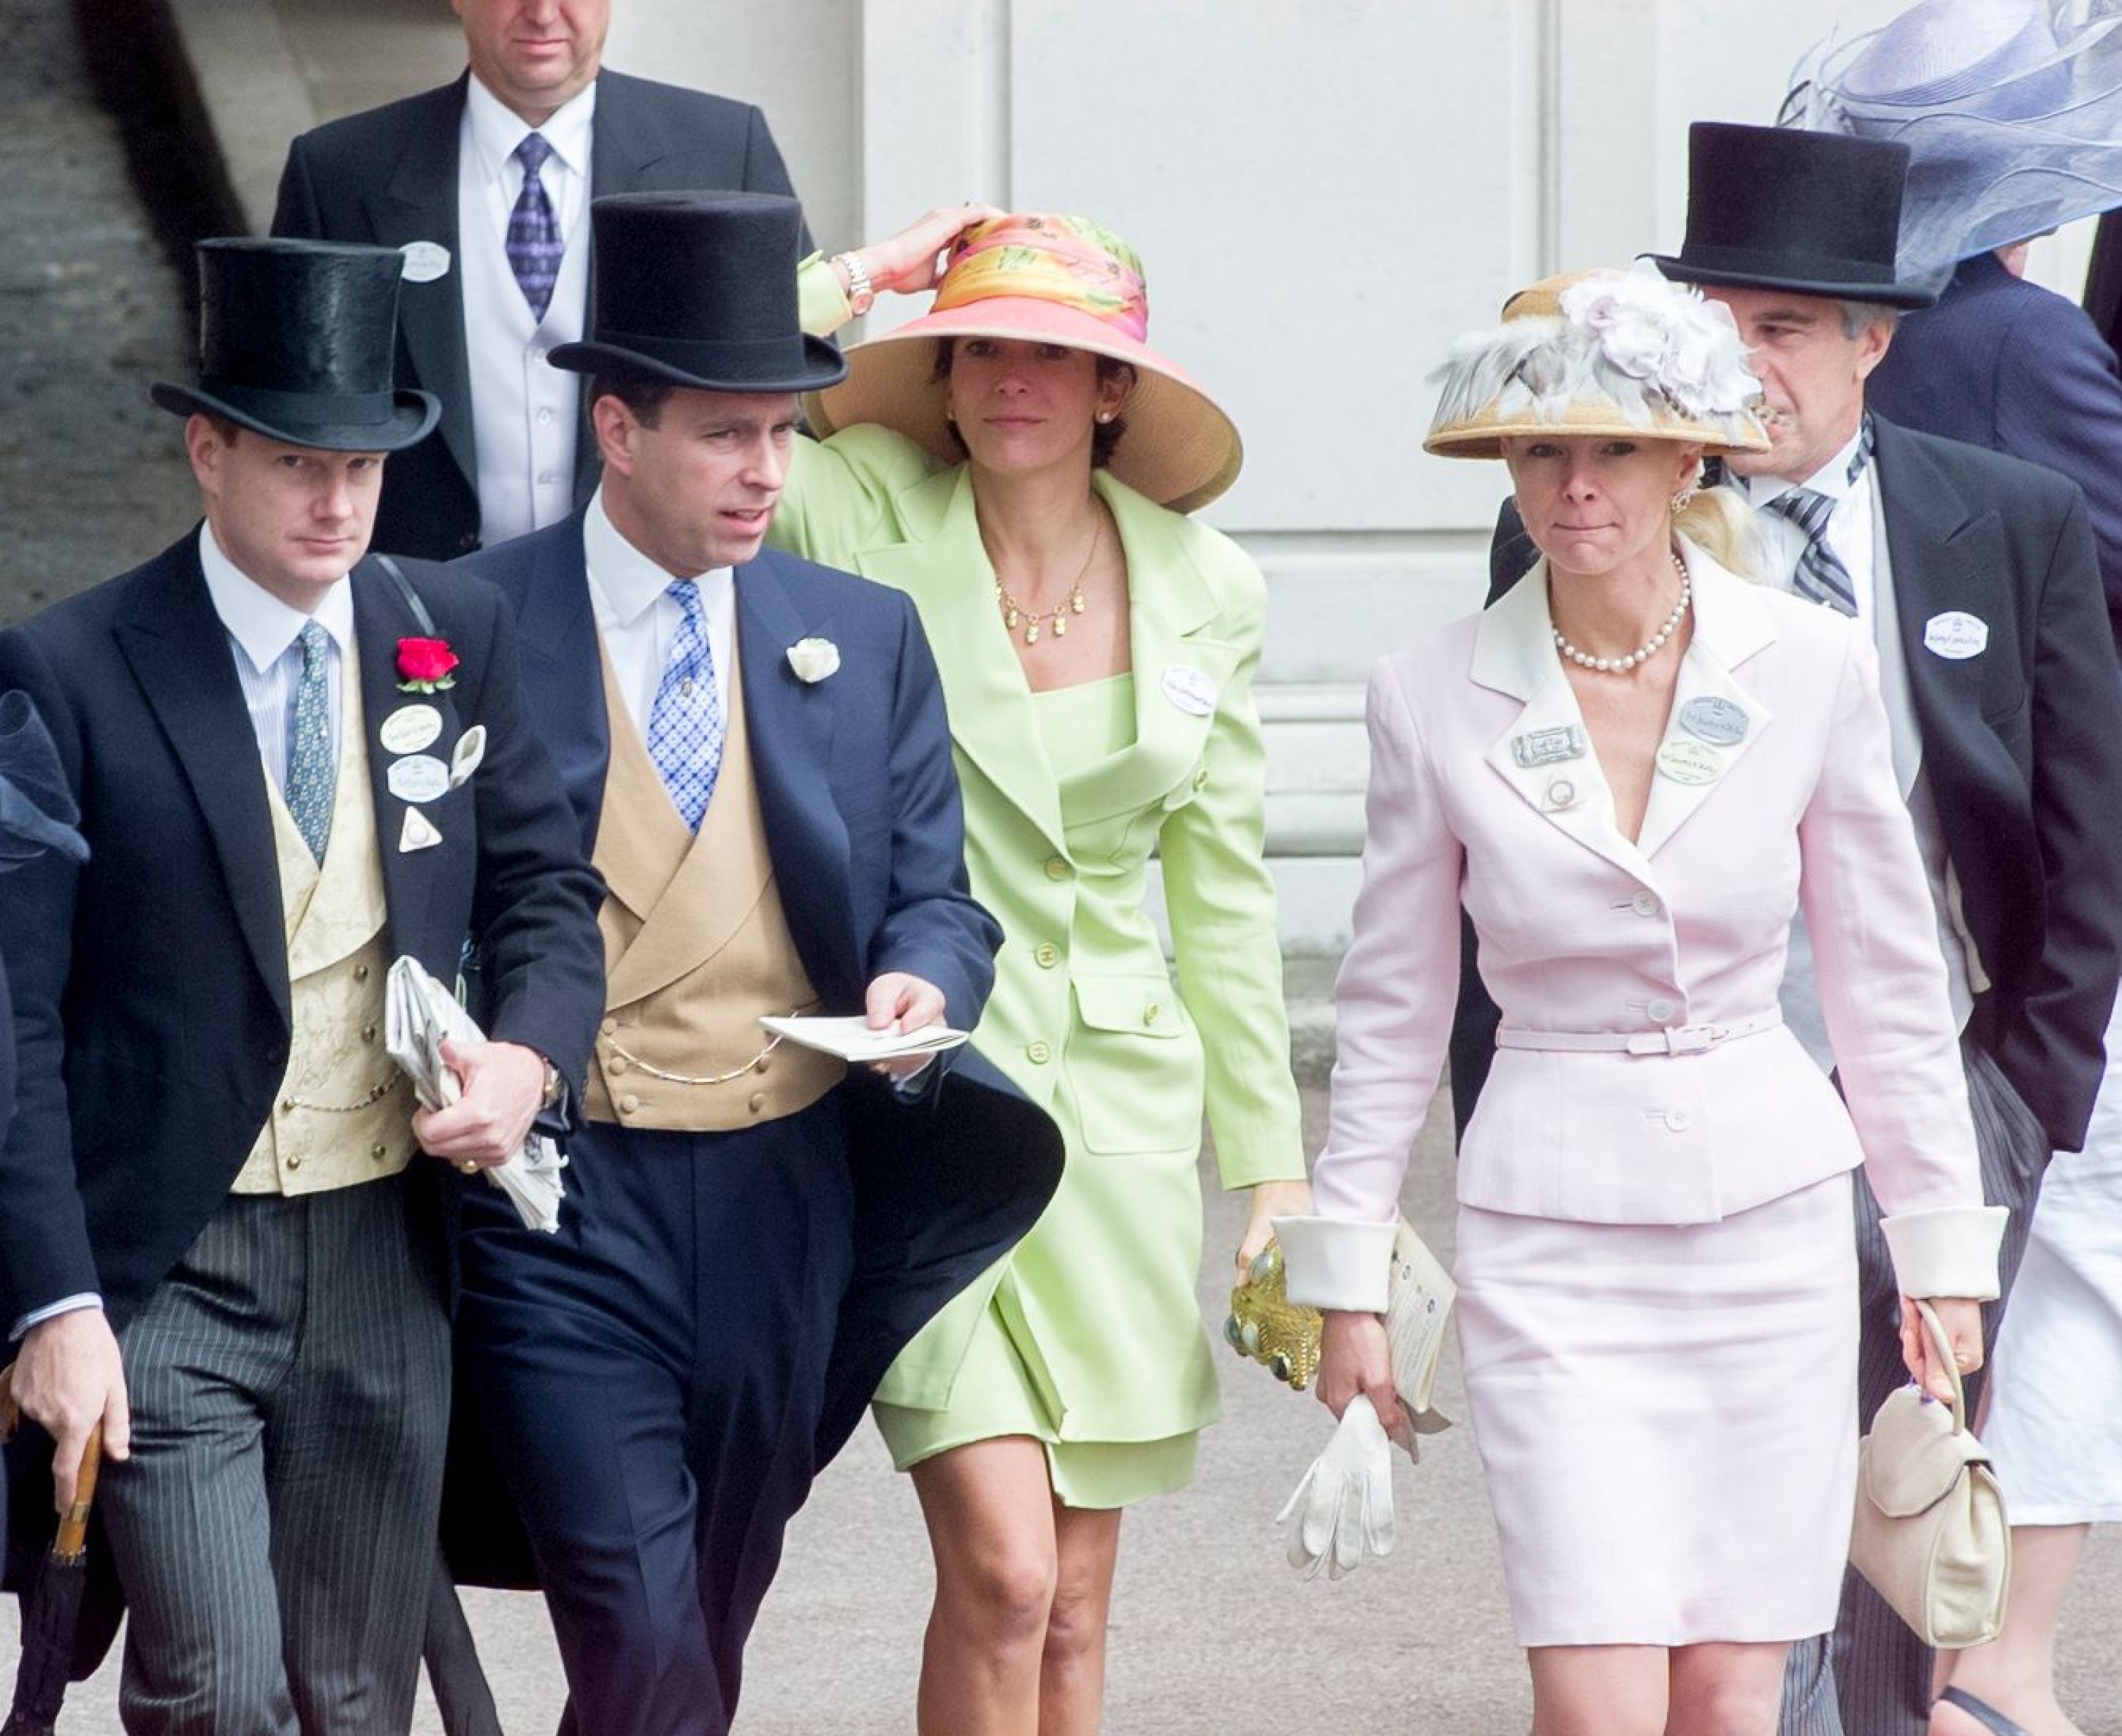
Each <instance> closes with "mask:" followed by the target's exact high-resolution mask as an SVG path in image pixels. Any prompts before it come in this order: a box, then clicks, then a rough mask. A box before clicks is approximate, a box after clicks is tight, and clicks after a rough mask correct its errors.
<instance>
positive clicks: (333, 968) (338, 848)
mask: <svg viewBox="0 0 2122 1736" xmlns="http://www.w3.org/2000/svg"><path fill="white" fill-rule="evenodd" d="M339 691H340V692H341V693H342V694H344V716H342V717H341V719H340V723H339V772H338V782H337V784H336V786H334V790H333V792H332V820H331V836H330V838H329V839H327V840H326V842H325V859H324V861H323V862H322V863H319V862H318V861H317V860H316V858H315V857H314V856H311V854H310V847H309V846H308V844H306V842H303V839H302V834H301V832H300V830H298V829H297V827H296V824H295V819H294V816H293V815H292V814H290V813H289V812H288V811H287V802H286V801H285V800H283V798H282V796H281V794H280V791H279V788H278V786H277V785H276V784H275V783H274V782H273V779H272V778H271V777H269V776H265V773H264V768H263V767H262V765H261V767H260V768H259V772H260V775H261V776H265V791H266V797H267V800H269V802H270V803H271V805H272V810H273V850H274V853H275V855H276V856H278V861H279V869H280V903H281V909H282V914H283V917H284V919H285V922H286V925H287V982H288V990H289V996H290V999H291V1001H292V1010H293V1013H294V1032H293V1034H292V1038H290V1040H289V1042H288V1045H287V1071H286V1072H285V1073H284V1074H283V1076H282V1077H281V1080H280V1090H279V1092H278V1095H277V1096H276V1097H275V1098H274V1099H273V1114H272V1118H270V1119H269V1121H267V1122H266V1123H265V1126H264V1128H263V1130H262V1131H261V1132H259V1135H258V1140H257V1143H256V1144H255V1145H254V1146H251V1148H250V1156H249V1157H248V1158H246V1159H245V1160H244V1164H243V1168H242V1169H241V1170H239V1171H238V1172H237V1173H236V1182H235V1184H234V1191H235V1192H238V1193H288V1194H294V1193H321V1192H325V1190H326V1189H327V1188H348V1187H352V1186H353V1184H354V1183H357V1182H372V1181H376V1180H379V1179H380V1178H382V1177H384V1176H386V1175H395V1174H397V1173H398V1171H400V1169H404V1167H405V1164H406V1163H407V1161H408V1160H409V1159H410V1157H411V1156H412V1154H413V1121H412V1116H413V1097H412V1093H411V1091H410V1090H409V1089H408V1088H407V1086H406V1084H405V1079H404V1075H403V1074H402V1073H400V1071H399V1070H398V1068H397V1066H395V1064H394V1063H393V1062H392V1061H391V1060H390V1057H389V1056H388V1055H386V1054H385V1053H384V1052H383V986H384V977H385V973H386V970H387V969H388V968H389V965H390V960H389V959H387V958H386V957H385V956H384V950H383V929H384V922H385V908H384V903H383V861H382V857H381V856H380V855H379V854H378V853H377V847H376V808H375V804H374V802H373V801H372V800H371V798H370V794H369V782H368V747H367V739H366V738H367V726H366V724H365V723H364V721H363V720H362V706H361V668H360V660H359V658H358V656H357V655H356V654H355V652H354V651H353V648H352V647H351V646H349V647H348V650H347V651H346V654H345V659H344V665H343V667H342V669H341V670H340V679H339Z"/></svg>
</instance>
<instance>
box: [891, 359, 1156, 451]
mask: <svg viewBox="0 0 2122 1736" xmlns="http://www.w3.org/2000/svg"><path fill="white" fill-rule="evenodd" d="M957 343H958V340H957V339H956V338H937V340H936V366H935V370H934V371H933V372H932V373H931V374H930V375H929V376H928V377H929V378H930V379H931V380H948V379H949V378H950V377H951V355H952V352H954V351H955V350H956V348H957ZM1093 359H1094V360H1095V361H1096V362H1097V364H1098V384H1099V385H1104V384H1105V382H1106V381H1107V380H1118V379H1119V378H1120V376H1122V375H1125V376H1127V377H1128V378H1129V380H1132V379H1133V377H1134V370H1133V368H1132V367H1131V366H1129V365H1128V364H1127V363H1126V362H1122V361H1120V360H1119V358H1118V357H1114V356H1098V357H1094V358H1093ZM943 426H944V427H945V428H946V430H947V431H948V432H949V433H950V436H951V445H952V446H956V448H957V449H958V451H959V453H960V455H961V456H963V455H966V454H965V441H964V439H963V438H962V437H961V436H960V435H959V432H958V425H957V423H956V422H945V423H944V424H943ZM1126 432H1127V418H1126V417H1124V416H1115V417H1114V418H1113V419H1112V420H1111V421H1110V422H1093V423H1091V469H1097V470H1102V469H1104V468H1105V466H1106V465H1107V464H1110V463H1111V462H1112V459H1113V449H1114V448H1115V447H1116V446H1119V443H1120V436H1121V435H1123V434H1124V433H1126Z"/></svg>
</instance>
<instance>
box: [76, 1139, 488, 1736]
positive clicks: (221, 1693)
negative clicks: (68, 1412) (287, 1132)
mask: <svg viewBox="0 0 2122 1736" xmlns="http://www.w3.org/2000/svg"><path fill="white" fill-rule="evenodd" d="M414 1161H416V1162H419V1161H423V1160H420V1159H415V1160H414ZM120 1345H121V1348H122V1350H123V1352H124V1360H125V1379H126V1384H127V1386H128V1388H129V1391H130V1394H131V1398H132V1406H133V1451H132V1456H131V1458H129V1459H127V1460H126V1461H125V1462H124V1463H114V1464H111V1465H109V1466H107V1467H106V1468H105V1471H104V1475H103V1482H102V1487H101V1491H100V1496H99V1499H98V1502H97V1505H98V1507H99V1509H100V1510H101V1512H102V1514H103V1517H104V1522H105V1528H106V1529H107V1531H108V1533H109V1535H110V1543H111V1548H112V1552H113V1554H114V1556H115V1558H116V1561H117V1563H118V1570H119V1578H120V1579H121V1580H122V1581H123V1582H124V1587H125V1592H126V1597H127V1601H128V1603H129V1609H130V1615H129V1621H128V1625H127V1627H126V1639H125V1660H124V1673H123V1676H122V1678H121V1681H120V1683H119V1715H120V1717H121V1718H122V1720H123V1721H124V1726H125V1728H126V1729H127V1730H128V1731H129V1732H132V1733H133V1736H297V1733H298V1732H299V1733H300V1736H389V1733H392V1732H403V1731H404V1730H406V1729H409V1727H410V1726H411V1724H412V1719H413V1698H414V1684H415V1681H416V1678H417V1675H418V1668H419V1656H420V1636H421V1631H422V1628H423V1625H424V1622H425V1617H426V1598H425V1596H424V1592H425V1589H426V1588H427V1586H428V1582H429V1580H430V1578H431V1577H432V1570H433V1564H434V1560H435V1548H436V1542H435V1538H436V1528H437V1517H438V1514H439V1510H440V1507H441V1503H442V1456H443V1446H444V1437H445V1433H446V1428H447V1425H448V1419H449V1375H450V1368H449V1329H448V1326H447V1324H446V1322H445V1320H444V1318H443V1315H442V1305H441V1301H440V1299H439V1297H438V1295H437V1290H436V1283H435V1276H434V1273H433V1272H432V1269H431V1267H430V1264H429V1262H428V1259H427V1258H426V1257H425V1256H424V1255H423V1253H422V1252H421V1251H420V1250H419V1249H418V1248H417V1247H416V1246H415V1245H414V1239H413V1237H412V1235H411V1234H410V1231H409V1228H408V1225H407V1222H406V1208H405V1178H404V1177H403V1176H402V1175H401V1176H394V1177H392V1178H389V1179H387V1180H384V1181H376V1182H369V1183H363V1184H362V1185H360V1186H358V1187H353V1188H342V1189H339V1190H337V1191H334V1192H326V1193H317V1194H311V1195H307V1196H305V1197H300V1198H294V1199H288V1198H283V1197H280V1196H278V1195H262V1196H243V1195H231V1197H229V1199H228V1200H227V1201H226V1202H224V1203H223V1204H222V1206H221V1207H220V1208H219V1209H218V1210H217V1211H216V1212H215V1213H214V1215H213V1217H211V1218H210V1219H208V1221H207V1224H206V1227H205V1228H204V1229H203V1230H201V1231H200V1232H199V1237H198V1239H197V1240H195V1241H194V1243H193V1244H192V1246H191V1248H189V1251H188V1252H187V1253H185V1258H184V1259H183V1260H182V1261H181V1262H179V1264H178V1266H177V1267H176V1268H175V1270H174V1271H173V1272H171V1274H170V1276H168V1277H167V1278H166V1279H165V1280H164V1281H163V1282H162V1284H161V1287H160V1288H159V1289H158V1290H157V1291H156V1292H155V1295H154V1296H153V1297H152V1300H150V1301H149V1303H148V1304H147V1308H146V1309H143V1311H142V1312H141V1314H139V1316H138V1318H135V1319H134V1320H133V1322H132V1323H130V1324H129V1326H128V1327H127V1328H126V1329H125V1332H124V1335H123V1337H122V1338H121V1339H120Z"/></svg>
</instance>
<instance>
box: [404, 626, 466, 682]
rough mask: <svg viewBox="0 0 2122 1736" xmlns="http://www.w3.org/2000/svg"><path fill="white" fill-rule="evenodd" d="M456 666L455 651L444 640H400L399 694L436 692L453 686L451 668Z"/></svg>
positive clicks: (453, 680)
mask: <svg viewBox="0 0 2122 1736" xmlns="http://www.w3.org/2000/svg"><path fill="white" fill-rule="evenodd" d="M456 666H457V654H456V652H455V651H451V649H450V642H449V641H448V640H446V639H400V641H399V642H398V691H399V692H400V693H440V692H442V689H443V688H451V687H455V686H456V684H457V678H456V676H455V675H453V674H451V673H450V671H451V670H453V669H455V668H456Z"/></svg>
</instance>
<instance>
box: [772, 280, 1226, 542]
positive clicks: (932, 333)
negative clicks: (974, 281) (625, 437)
mask: <svg viewBox="0 0 2122 1736" xmlns="http://www.w3.org/2000/svg"><path fill="white" fill-rule="evenodd" d="M938 338H1005V339H1015V340H1017V341H1020V342H1023V343H1059V344H1063V345H1065V346H1066V347H1067V348H1070V349H1078V350H1087V351H1088V352H1090V353H1091V354H1092V355H1095V356H1106V357H1110V358H1111V359H1113V360H1114V361H1115V362H1125V363H1127V365H1128V366H1129V367H1131V368H1133V370H1134V376H1135V377H1134V385H1133V389H1132V390H1130V391H1129V394H1128V397H1127V402H1126V403H1125V404H1124V405H1123V406H1122V408H1121V411H1120V413H1121V415H1122V416H1123V417H1124V418H1125V419H1126V422H1127V432H1126V433H1125V434H1124V436H1122V437H1121V439H1120V442H1119V446H1116V447H1115V449H1114V450H1113V455H1112V458H1111V460H1110V463H1109V464H1108V465H1107V469H1110V471H1111V473H1112V474H1113V475H1114V476H1115V477H1116V478H1118V479H1119V481H1121V482H1123V483H1126V484H1127V485H1128V487H1129V488H1132V489H1133V490H1134V491H1135V492H1137V493H1138V494H1140V495H1143V496H1144V497H1146V498H1147V499H1150V500H1152V501H1155V502H1157V504H1158V505H1159V506H1166V507H1168V508H1170V509H1171V511H1174V512H1193V511H1197V510H1199V508H1200V507H1203V506H1207V505H1208V502H1210V501H1213V500H1214V499H1215V498H1216V497H1218V495H1220V494H1222V492H1224V491H1225V490H1226V489H1227V488H1229V487H1230V486H1231V484H1232V483H1234V482H1235V481H1236V480H1237V476H1238V472H1239V470H1240V469H1241V468H1242V467H1243V465H1244V464H1245V446H1244V442H1243V441H1241V440H1240V439H1239V438H1238V430H1237V426H1236V423H1234V422H1232V420H1231V418H1229V417H1228V416H1227V415H1226V414H1225V413H1224V412H1223V409H1222V406H1221V405H1219V404H1217V402H1216V401H1215V399H1213V398H1211V397H1210V396H1209V395H1208V392H1207V391H1206V390H1204V388H1203V387H1202V386H1201V385H1199V382H1197V381H1196V380H1194V378H1193V377H1192V376H1190V375H1189V374H1188V373H1187V372H1186V371H1185V369H1183V368H1181V367H1180V366H1179V365H1178V364H1177V363H1176V362H1171V361H1170V360H1169V359H1167V358H1166V357H1163V356H1161V355H1159V354H1158V353H1157V352H1156V351H1155V350H1152V349H1151V348H1149V346H1148V345H1147V344H1144V343H1136V342H1135V341H1134V340H1133V339H1132V338H1129V337H1127V336H1126V335H1125V334H1123V333H1119V332H1116V331H1115V330H1114V329H1112V328H1111V327H1110V326H1109V325H1107V324H1105V322H1104V321H1103V320H1099V319H1097V318H1096V317H1095V316H1093V315H1089V314H1086V313H1082V312H1080V311H1078V310H1076V309H1073V308H1069V307H1064V306H1061V305H1060V304H1059V303H1057V302H1049V301H1035V300H1033V299H1031V298H1030V297H1026V296H988V297H984V298H983V299H981V300H979V301H969V302H967V303H966V304H965V306H962V307H955V308H951V309H949V310H946V311H944V312H942V313H934V314H926V315H923V316H922V317H921V318H920V319H918V320H911V321H909V323H907V324H904V325H901V326H898V327H895V328H894V329H892V330H890V331H888V332H886V333H884V334H881V335H880V336H878V337H875V338H870V339H868V340H867V342H865V343H858V344H856V345H854V346H853V348H850V349H849V350H848V352H847V362H848V376H847V378H846V379H845V380H843V381H842V382H841V383H840V384H839V385H835V386H833V387H830V388H829V389H827V390H824V391H820V392H818V393H816V394H814V395H812V396H811V398H810V399H807V400H806V403H805V405H804V408H805V411H806V413H807V414H808V415H809V417H810V419H811V427H812V429H813V430H814V431H815V432H816V433H817V434H818V435H819V436H820V437H821V438H822V437H824V436H827V435H830V434H832V433H834V432H836V431H837V430H839V429H841V428H851V427H857V426H858V425H860V424H861V423H863V422H875V423H877V424H879V425H880V426H881V427H887V428H891V429H894V430H895V431H897V432H899V433H901V434H904V435H905V436H907V437H908V438H909V439H910V440H913V441H916V442H917V443H918V444H919V445H920V446H923V447H924V448H926V449H927V450H928V452H929V453H930V454H932V455H933V456H934V457H936V458H937V459H939V460H942V462H944V463H945V464H958V463H960V462H961V461H962V460H964V458H965V451H964V449H963V448H962V447H961V446H959V445H958V444H957V442H956V441H955V440H954V439H953V438H952V436H951V425H950V422H949V420H948V418H946V414H945V412H946V408H948V404H949V383H948V382H947V381H946V380H938V379H937V378H936V377H935V374H936V357H935V351H934V349H933V348H932V346H933V344H934V343H935V342H936V340H937V339H938Z"/></svg>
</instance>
